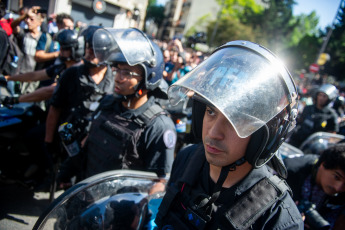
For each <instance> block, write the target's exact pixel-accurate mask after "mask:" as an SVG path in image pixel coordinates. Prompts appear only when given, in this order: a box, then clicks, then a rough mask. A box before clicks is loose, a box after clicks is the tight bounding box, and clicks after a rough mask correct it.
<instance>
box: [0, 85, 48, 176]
mask: <svg viewBox="0 0 345 230" xmlns="http://www.w3.org/2000/svg"><path fill="white" fill-rule="evenodd" d="M10 96H12V94H11V93H10V91H9V90H8V89H7V87H6V86H5V85H1V86H0V152H1V155H0V157H1V158H0V176H1V179H2V181H12V180H14V181H17V182H24V183H26V182H28V183H30V182H29V181H30V180H31V179H30V178H31V176H32V175H33V174H34V173H35V172H36V171H37V169H35V166H33V165H31V163H32V156H31V155H30V153H29V151H28V148H27V146H26V144H25V135H26V132H27V131H28V130H30V129H31V128H33V127H35V126H36V125H37V124H38V123H39V122H41V120H42V113H43V111H42V110H41V109H40V108H38V107H37V106H35V105H34V104H33V103H18V104H14V105H11V106H6V105H4V103H3V102H4V99H5V98H6V97H10Z"/></svg>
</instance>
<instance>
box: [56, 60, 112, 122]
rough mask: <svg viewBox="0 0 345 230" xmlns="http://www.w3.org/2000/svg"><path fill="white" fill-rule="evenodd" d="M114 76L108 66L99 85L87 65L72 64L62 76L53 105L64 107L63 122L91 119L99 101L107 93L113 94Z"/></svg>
mask: <svg viewBox="0 0 345 230" xmlns="http://www.w3.org/2000/svg"><path fill="white" fill-rule="evenodd" d="M113 89H114V77H113V75H112V72H111V70H110V69H109V68H108V70H107V72H106V74H105V76H104V78H103V80H102V81H101V82H100V83H99V84H98V85H97V84H96V83H95V82H94V81H93V79H92V78H91V76H90V75H89V70H88V68H87V67H86V66H85V65H80V66H72V67H71V68H68V69H67V70H66V71H65V72H64V73H63V74H62V76H61V77H60V80H59V83H58V84H57V86H56V88H55V91H54V94H53V96H52V99H51V105H53V106H54V107H56V108H62V110H63V111H62V116H61V123H62V122H65V121H68V122H71V123H74V121H75V120H77V119H80V118H82V117H83V118H84V119H89V117H90V115H91V114H92V112H93V111H95V110H96V108H97V107H98V105H99V101H100V100H101V99H102V98H103V96H104V95H106V94H112V93H113Z"/></svg>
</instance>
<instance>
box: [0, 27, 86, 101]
mask: <svg viewBox="0 0 345 230" xmlns="http://www.w3.org/2000/svg"><path fill="white" fill-rule="evenodd" d="M56 41H57V42H59V44H60V48H61V51H60V53H59V59H60V61H61V63H60V64H54V65H51V66H49V67H48V68H46V69H43V70H37V71H34V72H29V73H24V74H17V75H13V76H5V78H6V80H8V81H21V82H31V81H44V80H52V81H53V84H51V85H49V86H45V87H41V88H39V89H37V90H36V91H34V92H32V93H28V94H23V95H20V96H13V97H11V98H7V100H6V102H7V104H14V103H18V102H39V101H43V100H48V99H49V98H51V96H52V95H53V92H54V89H55V86H56V82H57V80H58V79H59V76H60V75H61V74H62V72H63V71H64V70H65V69H67V68H69V67H71V66H73V65H75V64H77V63H79V62H80V60H81V57H82V56H83V54H84V44H80V43H81V41H79V40H78V35H77V34H76V32H74V31H73V30H69V29H63V30H61V31H60V32H59V33H58V34H57V36H56Z"/></svg>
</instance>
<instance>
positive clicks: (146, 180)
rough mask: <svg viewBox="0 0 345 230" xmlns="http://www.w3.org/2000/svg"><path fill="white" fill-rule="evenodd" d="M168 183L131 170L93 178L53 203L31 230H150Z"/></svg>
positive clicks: (145, 173)
mask: <svg viewBox="0 0 345 230" xmlns="http://www.w3.org/2000/svg"><path fill="white" fill-rule="evenodd" d="M168 179H169V177H166V178H158V177H157V176H156V174H154V173H150V172H142V171H134V170H113V171H108V172H104V173H100V174H97V175H95V176H92V177H90V178H87V179H85V180H83V181H81V182H79V183H77V184H76V185H74V186H73V187H71V188H70V189H68V190H67V191H65V192H64V193H63V194H61V195H60V196H59V197H58V198H57V199H56V200H54V202H53V203H51V205H50V206H49V207H48V208H47V209H46V211H45V212H44V213H43V214H42V215H41V216H40V217H39V219H38V220H37V222H36V223H35V225H34V227H33V229H34V230H43V229H153V228H154V227H155V226H156V225H155V223H154V219H155V217H156V214H157V212H158V207H159V205H160V203H161V200H162V197H163V196H164V193H165V186H166V183H167V181H168Z"/></svg>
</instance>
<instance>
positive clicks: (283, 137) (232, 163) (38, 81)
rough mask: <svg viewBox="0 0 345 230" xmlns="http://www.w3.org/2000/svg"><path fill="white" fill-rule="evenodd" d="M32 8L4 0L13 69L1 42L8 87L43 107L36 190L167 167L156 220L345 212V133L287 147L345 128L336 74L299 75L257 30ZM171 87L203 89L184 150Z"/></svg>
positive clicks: (36, 140)
mask: <svg viewBox="0 0 345 230" xmlns="http://www.w3.org/2000/svg"><path fill="white" fill-rule="evenodd" d="M0 4H2V2H0ZM21 12H22V13H21V14H20V16H19V17H18V18H17V19H15V20H12V21H8V20H6V19H4V18H3V16H4V13H5V9H4V5H3V4H2V5H1V30H0V39H1V45H0V48H1V49H2V50H9V49H10V48H9V47H10V45H9V44H10V42H12V43H14V44H15V45H16V46H17V47H18V48H19V49H20V53H18V56H17V59H18V60H16V64H17V68H15V69H14V71H11V72H10V71H9V70H8V69H6V68H4V66H5V64H4V63H6V60H7V57H6V55H7V54H8V52H3V53H1V55H2V56H1V57H0V64H1V68H0V71H1V74H2V75H3V77H2V82H4V81H5V82H6V83H7V88H8V90H9V92H11V93H12V95H11V96H7V97H6V98H1V100H2V105H4V106H7V107H9V108H11V107H13V106H14V105H15V104H17V103H21V102H32V103H34V104H33V106H35V107H37V108H39V109H40V110H41V111H42V117H41V118H40V122H39V123H37V125H36V126H34V127H31V128H30V129H29V130H26V131H25V133H24V134H23V135H24V136H25V144H26V145H27V148H28V150H29V152H30V154H31V155H32V159H33V160H32V163H33V164H37V166H38V169H37V174H40V175H41V177H40V178H39V180H38V181H37V184H36V185H35V189H36V190H42V189H47V185H49V186H51V185H52V184H54V183H57V185H58V189H67V188H69V187H70V186H72V185H73V183H75V181H74V182H73V180H72V178H74V179H75V180H76V181H77V182H78V181H81V180H83V179H85V178H88V177H90V176H93V175H95V174H98V173H101V172H105V171H108V170H114V169H133V170H141V171H150V172H154V173H156V174H157V176H158V177H165V176H167V175H170V179H169V182H168V184H167V186H168V189H167V193H166V195H165V197H164V198H163V201H162V204H161V206H160V208H159V212H158V214H157V219H156V223H157V226H158V228H159V229H170V228H169V226H170V227H171V226H172V227H173V228H175V229H237V228H250V227H251V228H252V229H290V228H291V229H303V228H310V229H316V227H315V225H314V224H315V223H314V222H313V221H314V219H312V218H311V217H310V216H308V213H309V211H310V209H314V210H317V212H318V213H319V214H320V216H322V217H323V218H324V219H325V220H326V221H328V223H329V224H328V226H330V228H332V229H341V227H342V226H344V224H345V200H344V196H345V145H344V144H342V143H337V144H334V145H332V146H329V147H328V148H326V149H323V151H322V153H321V154H319V153H317V154H305V155H304V156H302V157H301V158H298V159H297V158H291V159H289V158H286V159H284V161H283V160H282V159H281V158H280V157H279V156H278V155H277V154H276V152H277V149H278V148H279V147H280V145H281V144H282V143H283V142H287V143H288V144H290V145H293V146H295V147H297V148H299V147H300V146H301V145H302V143H303V142H304V141H305V140H306V139H307V138H308V137H310V136H311V135H312V134H314V133H317V132H330V133H337V134H341V135H344V134H345V131H344V129H342V123H343V120H344V108H345V100H344V97H343V96H344V95H343V94H342V92H341V91H340V88H339V87H338V86H337V85H336V84H334V83H333V82H332V84H330V82H328V81H327V78H322V81H321V80H320V79H317V78H316V77H315V76H317V75H313V77H312V78H311V79H307V78H304V76H303V75H301V76H298V77H292V75H291V74H290V73H289V71H288V70H287V69H286V68H285V67H284V66H280V64H277V63H278V62H277V60H276V59H277V58H276V56H275V55H274V54H272V53H271V52H270V51H269V50H267V49H265V48H263V47H262V46H259V45H257V44H255V43H252V42H243V41H241V42H238V41H233V42H229V43H226V44H224V45H223V46H221V47H219V48H217V49H216V50H215V51H214V52H213V53H212V54H206V53H203V52H201V51H195V50H193V49H190V48H186V47H185V46H184V45H183V43H182V41H181V39H179V38H173V39H171V40H169V41H167V42H165V41H157V40H151V39H149V38H148V36H146V34H145V33H144V32H142V31H141V30H138V29H135V28H126V29H125V28H123V29H116V28H104V27H102V26H95V25H89V26H86V25H82V23H74V20H73V18H72V17H71V16H70V15H68V14H65V13H61V14H58V15H52V16H51V17H50V18H49V19H48V18H47V17H46V12H45V11H44V10H42V9H41V8H40V7H31V8H23V9H21ZM6 44H7V45H6ZM133 44H136V45H135V46H133ZM138 54H140V55H138ZM273 65H274V68H273V67H272V66H273ZM294 80H295V81H296V82H297V84H295V82H294ZM309 83H310V84H309ZM311 85H312V86H313V87H310V86H311ZM169 86H170V87H169ZM168 87H169V89H168ZM168 98H170V102H171V103H174V101H175V102H178V101H180V100H184V99H186V98H191V99H192V100H193V113H192V130H193V134H194V141H195V143H196V144H193V145H190V146H188V147H187V148H184V149H183V150H182V151H181V152H179V153H178V154H177V156H176V157H175V155H174V148H175V144H176V139H177V137H176V130H175V125H174V123H173V121H172V120H171V118H170V117H169V114H168V112H167V111H165V110H164V109H163V108H162V106H161V105H160V104H159V100H168ZM299 102H300V103H299ZM295 126H296V127H295ZM344 141H345V139H344ZM340 142H342V141H340ZM57 159H58V160H57ZM60 162H61V163H60ZM56 164H58V165H57V166H58V169H59V170H58V171H57V172H55V171H54V166H56ZM286 172H288V173H286ZM54 173H57V176H56V181H51V178H52V177H51V174H54ZM285 179H286V180H285ZM286 182H287V183H286ZM290 187H291V188H290ZM291 190H292V192H291ZM310 204H311V205H310ZM313 205H314V206H313ZM306 206H307V207H308V208H306ZM300 213H303V214H304V216H303V219H305V221H304V223H303V220H302V216H301V214H300Z"/></svg>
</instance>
